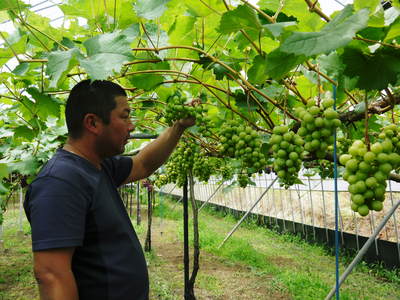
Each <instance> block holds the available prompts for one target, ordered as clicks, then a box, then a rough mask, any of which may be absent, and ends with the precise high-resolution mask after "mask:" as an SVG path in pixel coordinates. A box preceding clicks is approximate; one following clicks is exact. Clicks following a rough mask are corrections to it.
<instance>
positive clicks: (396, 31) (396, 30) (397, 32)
mask: <svg viewBox="0 0 400 300" xmlns="http://www.w3.org/2000/svg"><path fill="white" fill-rule="evenodd" d="M399 36H400V19H398V20H397V21H396V22H394V23H392V24H391V25H390V28H389V31H388V32H387V34H386V37H385V41H389V40H392V39H394V38H396V37H399Z"/></svg>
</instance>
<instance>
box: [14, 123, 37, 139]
mask: <svg viewBox="0 0 400 300" xmlns="http://www.w3.org/2000/svg"><path fill="white" fill-rule="evenodd" d="M35 135H36V134H35V132H34V131H33V130H32V129H30V128H29V127H27V126H25V125H22V126H18V127H17V128H15V129H14V138H20V137H22V138H25V139H27V140H29V141H31V140H33V138H34V137H35Z"/></svg>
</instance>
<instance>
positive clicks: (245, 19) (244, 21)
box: [218, 5, 262, 34]
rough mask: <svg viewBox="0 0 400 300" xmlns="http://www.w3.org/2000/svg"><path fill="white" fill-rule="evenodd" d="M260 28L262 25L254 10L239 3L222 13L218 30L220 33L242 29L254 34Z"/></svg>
mask: <svg viewBox="0 0 400 300" xmlns="http://www.w3.org/2000/svg"><path fill="white" fill-rule="evenodd" d="M261 28H262V26H261V23H260V20H259V19H258V16H257V13H256V12H255V10H254V9H252V8H250V7H248V6H247V5H240V6H238V7H237V8H235V9H234V10H230V11H227V12H226V13H224V14H223V15H222V18H221V22H220V24H219V29H218V30H219V32H221V33H225V34H228V33H231V32H237V31H240V30H242V29H243V30H245V31H246V32H247V33H249V34H254V33H258V32H259V31H260V29H261Z"/></svg>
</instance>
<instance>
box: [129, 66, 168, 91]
mask: <svg viewBox="0 0 400 300" xmlns="http://www.w3.org/2000/svg"><path fill="white" fill-rule="evenodd" d="M169 69H170V66H169V64H168V62H160V63H151V64H140V65H139V67H138V68H137V70H138V71H143V70H169ZM129 81H130V82H131V83H132V84H133V85H134V86H135V87H137V88H139V89H143V90H145V91H149V90H152V89H154V88H155V87H157V86H158V85H160V84H161V83H162V82H163V81H164V77H163V76H162V75H159V74H137V75H132V76H130V77H129Z"/></svg>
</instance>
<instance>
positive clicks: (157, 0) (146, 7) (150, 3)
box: [135, 0, 170, 20]
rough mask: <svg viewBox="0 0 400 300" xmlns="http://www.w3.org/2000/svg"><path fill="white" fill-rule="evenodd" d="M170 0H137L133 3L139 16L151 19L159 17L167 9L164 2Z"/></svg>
mask: <svg viewBox="0 0 400 300" xmlns="http://www.w3.org/2000/svg"><path fill="white" fill-rule="evenodd" d="M169 1H170V0H137V2H136V4H135V9H136V13H137V15H138V16H139V17H142V18H145V19H148V20H153V19H155V18H158V17H161V16H162V14H163V13H164V11H165V10H166V9H167V6H166V4H167V3H168V2H169Z"/></svg>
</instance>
